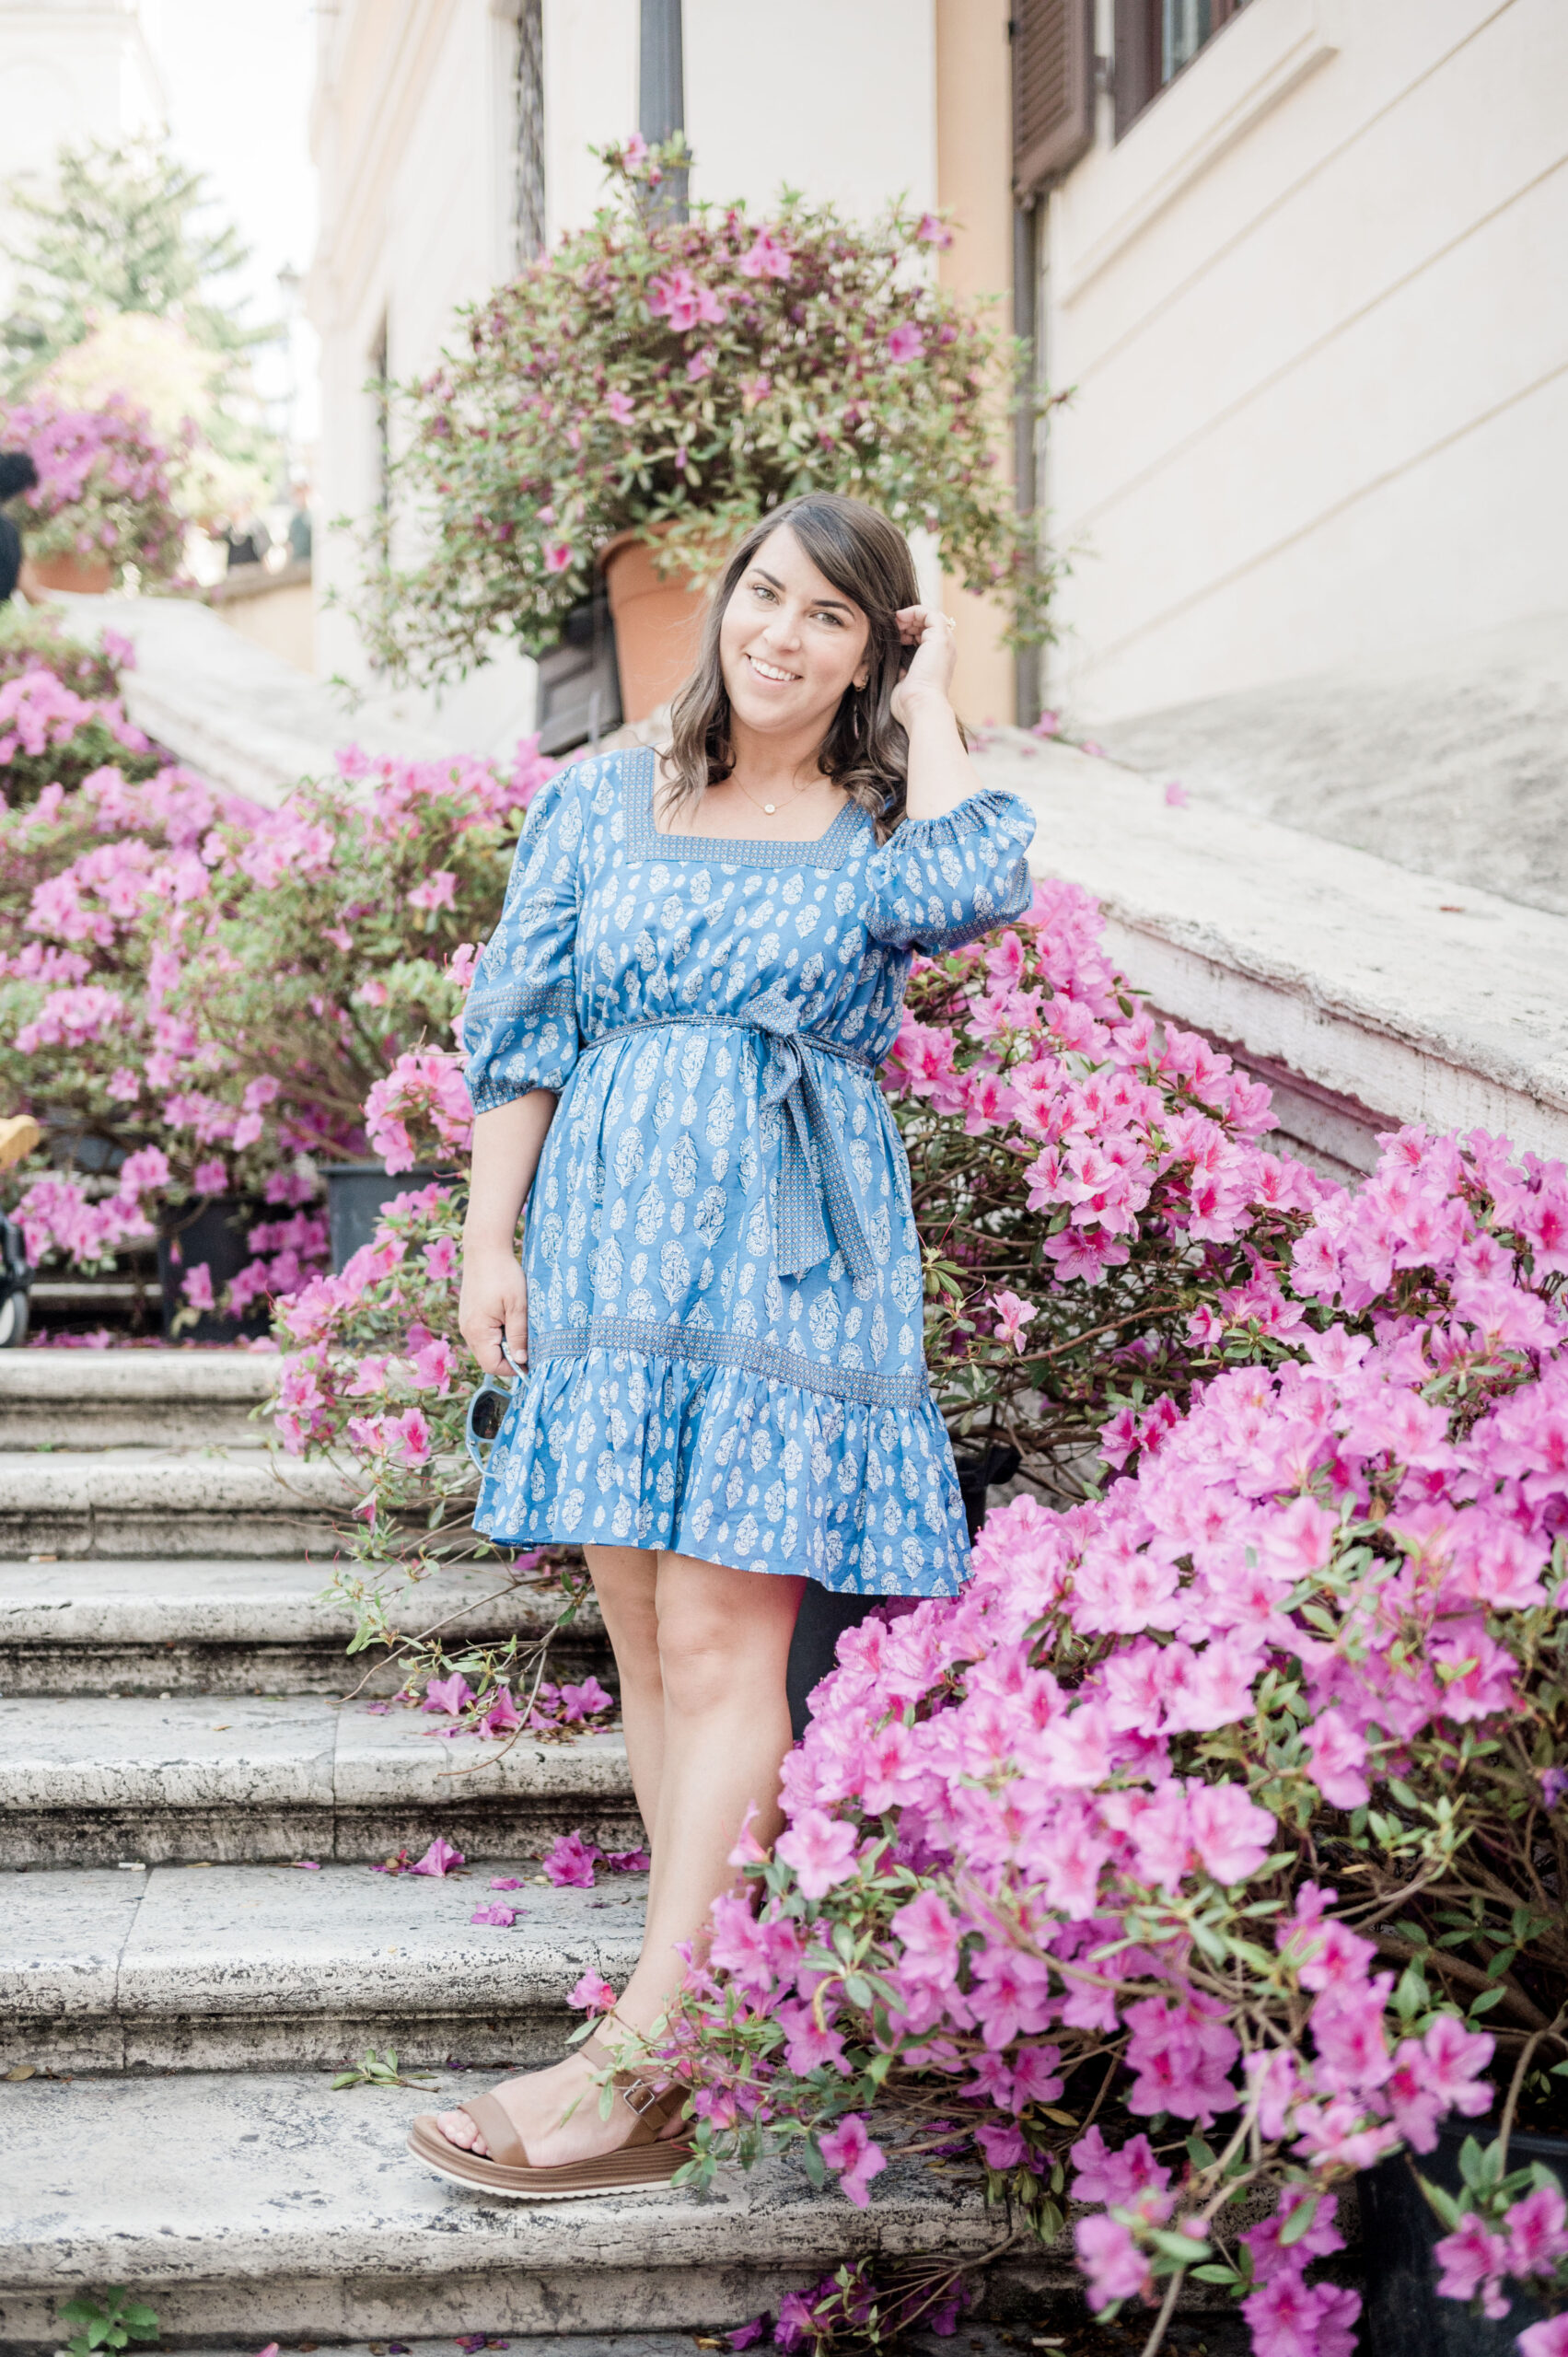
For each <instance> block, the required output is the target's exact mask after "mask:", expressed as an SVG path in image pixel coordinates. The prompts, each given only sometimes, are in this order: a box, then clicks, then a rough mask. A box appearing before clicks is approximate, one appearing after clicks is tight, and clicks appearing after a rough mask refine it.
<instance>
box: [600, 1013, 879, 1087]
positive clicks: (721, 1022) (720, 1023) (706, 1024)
mask: <svg viewBox="0 0 1568 2357" xmlns="http://www.w3.org/2000/svg"><path fill="white" fill-rule="evenodd" d="M672 1023H685V1024H690V1025H693V1026H694V1027H695V1028H697V1029H698V1030H701V1031H718V1030H722V1029H723V1028H725V1027H726V1025H728V1026H729V1027H730V1028H732V1029H734V1028H739V1029H740V1030H742V1031H755V1032H756V1034H757V1036H758V1038H759V1039H764V1040H767V1039H772V1038H773V1037H774V1036H775V1034H774V1033H772V1032H771V1031H770V1030H769V1029H768V1028H767V1026H766V1025H765V1024H762V1023H759V1022H758V1021H757V1019H756V1017H755V1016H751V1015H749V1014H748V1013H747V1011H746V1009H745V1007H744V1006H741V1007H738V1008H737V1009H736V1010H735V1012H734V1013H733V1014H731V1015H698V1014H688V1013H687V1012H686V1011H685V1010H684V1009H682V1010H681V1011H679V1012H678V1013H676V1014H673V1015H639V1016H637V1017H636V1019H635V1020H634V1021H633V1022H631V1023H617V1024H616V1025H615V1026H614V1027H613V1028H612V1029H610V1030H609V1031H596V1032H595V1034H594V1036H593V1038H592V1039H585V1040H584V1041H583V1053H584V1055H585V1056H586V1055H587V1054H588V1052H589V1051H590V1050H592V1049H594V1048H602V1047H603V1046H604V1045H605V1044H606V1042H607V1041H608V1040H610V1039H625V1038H627V1036H628V1035H629V1034H630V1033H631V1032H633V1031H662V1030H663V1029H664V1028H665V1027H666V1026H667V1025H668V1024H672ZM788 1037H789V1038H790V1039H798V1040H799V1041H800V1043H801V1045H802V1046H803V1047H807V1048H820V1049H821V1051H822V1052H823V1054H824V1055H825V1056H837V1057H838V1058H839V1060H840V1062H842V1063H846V1064H858V1065H859V1066H860V1068H861V1070H862V1071H863V1072H875V1071H876V1069H877V1066H876V1064H875V1062H873V1060H872V1058H871V1057H870V1056H868V1055H867V1054H866V1052H865V1049H864V1048H852V1047H850V1046H849V1044H848V1043H847V1042H846V1041H845V1040H842V1039H827V1038H825V1037H824V1035H823V1034H822V1033H821V1032H820V1031H792V1032H790V1033H789V1034H788Z"/></svg>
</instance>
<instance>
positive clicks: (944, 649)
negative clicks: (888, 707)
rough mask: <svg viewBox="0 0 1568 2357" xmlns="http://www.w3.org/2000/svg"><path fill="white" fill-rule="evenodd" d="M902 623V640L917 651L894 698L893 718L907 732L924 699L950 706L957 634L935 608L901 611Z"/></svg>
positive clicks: (946, 618) (944, 615)
mask: <svg viewBox="0 0 1568 2357" xmlns="http://www.w3.org/2000/svg"><path fill="white" fill-rule="evenodd" d="M898 623H899V636H900V639H901V640H902V641H903V643H904V644H905V645H906V646H912V647H913V649H914V660H913V662H912V664H911V665H910V667H909V669H908V670H907V671H906V672H905V673H904V676H903V678H902V679H900V681H899V684H898V686H897V687H896V688H895V689H894V690H893V696H892V714H893V718H894V719H895V720H897V721H899V722H900V723H901V725H902V726H904V727H906V728H907V727H908V726H909V723H910V715H911V714H912V710H913V708H914V706H915V704H916V703H918V702H921V701H922V700H923V698H925V697H927V696H940V697H941V698H942V700H943V702H947V691H948V690H949V689H950V688H951V686H952V684H953V665H954V661H955V659H956V650H955V647H954V643H953V642H954V640H955V638H956V636H957V632H956V631H955V628H954V625H953V618H952V616H951V615H950V614H941V613H938V612H937V611H936V610H935V607H934V606H904V607H901V608H900V611H899V616H898Z"/></svg>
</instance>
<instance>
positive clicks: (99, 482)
mask: <svg viewBox="0 0 1568 2357" xmlns="http://www.w3.org/2000/svg"><path fill="white" fill-rule="evenodd" d="M193 435H194V428H193V427H192V428H190V429H189V432H188V433H187V435H186V436H185V440H184V446H183V447H182V448H180V449H170V448H168V447H167V446H166V445H165V444H163V443H161V442H160V441H158V440H157V437H156V436H155V435H154V433H153V430H152V425H151V423H150V421H149V419H148V417H147V414H146V412H145V410H141V409H137V408H135V407H134V406H133V404H132V403H131V402H130V401H126V400H125V399H123V398H122V397H121V396H119V395H111V396H110V398H109V399H108V400H106V401H103V402H102V403H101V404H99V406H97V407H95V408H93V409H90V410H89V409H68V408H64V407H62V406H61V405H60V404H58V403H57V402H55V401H49V400H39V401H24V402H20V403H17V404H15V405H14V406H13V407H11V408H10V409H8V410H5V411H0V439H3V440H4V441H5V442H6V443H7V444H8V445H9V446H11V447H15V448H18V449H25V450H27V451H28V452H29V454H30V456H31V458H32V460H33V464H34V465H35V466H36V467H37V469H38V477H39V479H38V482H37V484H36V486H35V487H34V488H33V489H32V490H31V491H29V492H28V493H25V494H24V505H25V507H26V510H27V517H26V521H27V534H28V545H29V554H30V555H31V557H32V561H33V565H34V569H35V571H36V572H37V574H38V576H39V579H40V580H41V582H42V584H43V586H44V587H45V588H49V589H67V590H76V591H85V592H88V593H91V592H94V591H99V590H104V589H107V588H108V587H109V586H110V584H111V583H112V582H113V581H114V580H116V579H117V578H118V577H119V575H121V574H122V572H123V570H124V568H125V567H126V566H127V565H134V566H135V568H136V570H137V572H138V573H139V574H140V575H141V576H142V577H143V578H144V579H145V580H152V581H163V580H167V579H168V577H169V576H170V575H172V574H174V573H175V572H177V571H178V569H179V566H180V557H181V554H182V552H183V548H184V526H183V524H182V522H181V520H180V516H179V514H178V512H177V509H176V505H175V494H174V488H173V482H172V476H173V474H174V472H175V471H176V470H178V468H179V466H180V463H181V461H182V459H183V456H184V450H185V449H187V448H188V447H189V446H190V442H191V440H192V438H193Z"/></svg>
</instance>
